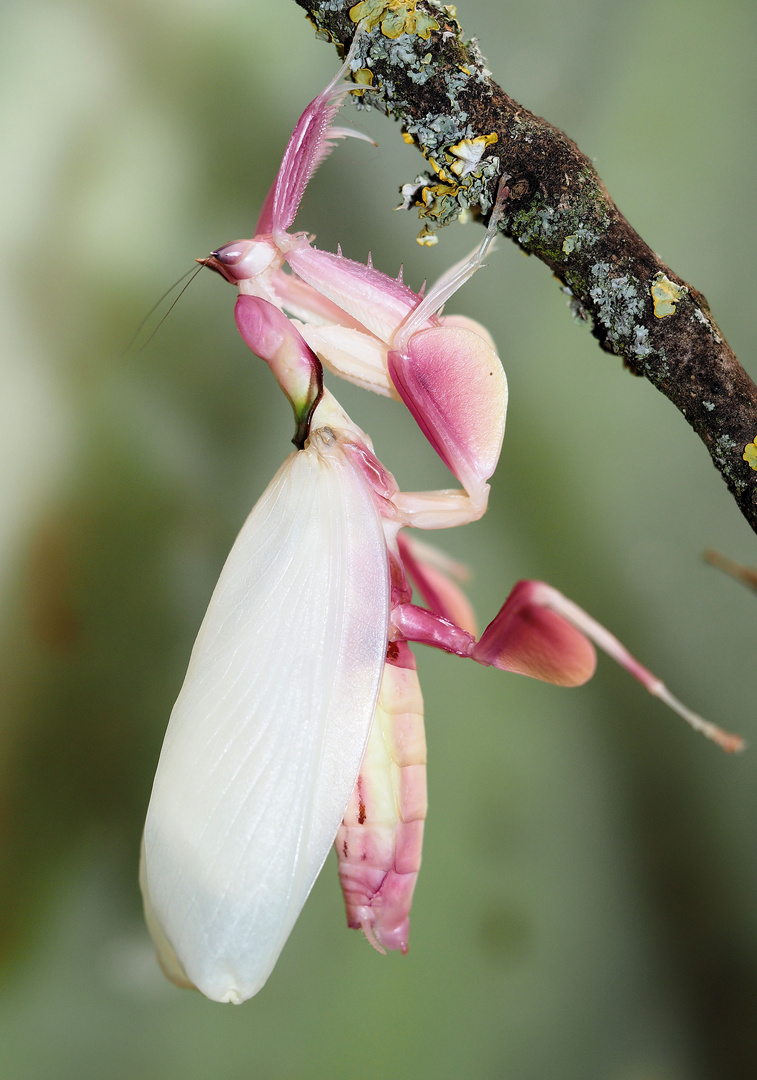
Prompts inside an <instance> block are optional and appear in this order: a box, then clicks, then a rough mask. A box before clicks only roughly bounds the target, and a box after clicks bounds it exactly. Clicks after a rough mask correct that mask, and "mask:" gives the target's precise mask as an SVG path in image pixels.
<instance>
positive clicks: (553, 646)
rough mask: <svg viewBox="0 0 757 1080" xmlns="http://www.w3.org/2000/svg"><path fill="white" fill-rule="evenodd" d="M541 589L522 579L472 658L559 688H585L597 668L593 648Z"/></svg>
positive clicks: (536, 583)
mask: <svg viewBox="0 0 757 1080" xmlns="http://www.w3.org/2000/svg"><path fill="white" fill-rule="evenodd" d="M542 587H543V586H542V582H540V581H519V582H518V584H517V585H516V586H515V588H514V589H513V591H512V592H511V593H510V595H509V596H508V598H507V600H506V601H505V603H504V604H503V605H502V607H501V608H500V611H499V613H498V614H497V615H496V616H495V618H494V619H493V620H492V621H491V622H490V623H489V625H488V626H487V628H486V630H484V632H483V634H482V635H481V640H480V641H479V642H477V644H476V645H475V646H474V648H473V651H472V653H471V657H472V659H473V660H476V661H477V662H478V663H479V664H485V665H491V666H493V667H497V668H500V669H501V670H502V671H512V672H515V673H516V674H519V675H530V676H531V677H532V678H534V679H541V680H543V681H544V682H550V683H554V684H555V685H556V686H581V685H582V684H583V683H585V682H587V681H588V680H589V679H590V678H591V677H592V675H593V674H594V670H595V668H596V666H597V655H596V653H595V651H594V647H593V646H592V644H591V642H590V641H588V640H587V638H586V637H584V635H583V634H582V633H581V632H580V630H577V629H576V628H575V626H573V625H572V624H571V623H569V622H568V621H567V620H566V619H564V618H562V617H561V616H560V615H558V614H557V613H556V612H554V611H552V610H550V609H549V608H548V607H545V606H543V604H542V602H541V596H540V591H541V589H542ZM547 588H548V586H547Z"/></svg>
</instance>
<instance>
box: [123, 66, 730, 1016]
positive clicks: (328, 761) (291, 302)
mask: <svg viewBox="0 0 757 1080" xmlns="http://www.w3.org/2000/svg"><path fill="white" fill-rule="evenodd" d="M348 62H349V61H348ZM335 92H336V91H335V83H332V84H330V85H329V87H327V90H326V91H324V94H322V95H320V96H319V98H317V99H316V101H315V102H313V103H312V105H311V106H309V107H308V109H307V110H306V111H305V113H304V114H303V118H302V119H301V120H300V122H299V124H298V125H297V128H296V129H295V132H294V134H293V136H292V139H291V140H290V143H289V146H288V148H287V152H286V154H285V156H284V161H283V163H282V169H281V171H280V173H279V177H278V178H277V181H276V183H275V185H274V187H273V189H272V193H271V195H270V196H269V198H268V200H267V201H266V204H265V206H264V209H263V213H262V215H261V220H262V226H261V225H259V231H258V235H257V236H256V238H255V239H254V240H252V241H246V242H244V243H243V244H241V245H237V246H236V247H235V249H234V250H235V251H236V252H238V254H239V257H238V258H232V254H231V250H230V249H231V247H233V245H232V246H227V248H225V249H220V250H219V251H218V252H215V253H214V254H213V255H212V256H211V257H210V260H208V262H209V264H210V265H214V266H215V268H216V269H219V270H220V271H221V272H222V273H223V274H224V276H225V277H227V278H228V279H229V280H234V281H236V282H237V283H238V284H239V286H240V292H241V295H240V297H239V299H238V301H237V306H236V320H237V325H238V327H239V329H240V332H241V334H242V337H243V338H244V340H245V341H246V342H247V343H248V344H249V345H250V346H251V347H252V348H253V349H254V351H255V352H256V353H257V354H258V355H259V356H260V357H261V358H262V359H263V360H264V361H266V363H267V364H268V365H269V367H270V368H271V370H272V371H273V373H274V375H275V376H276V378H277V380H278V382H279V385H280V386H281V388H282V390H283V391H284V392H285V394H286V395H287V397H288V398H289V400H290V402H291V404H292V407H293V411H294V415H295V438H294V440H293V441H294V443H295V446H296V447H297V449H296V451H295V452H294V453H293V454H291V455H290V456H289V457H288V458H287V459H286V461H285V462H284V464H283V465H282V467H281V469H280V470H279V471H278V473H277V474H276V476H275V477H274V479H273V480H272V482H271V484H270V485H269V486H268V488H267V489H266V491H265V492H264V494H263V495H262V496H261V498H260V500H259V502H258V503H257V505H256V506H255V508H254V509H253V511H252V513H251V514H250V517H249V518H248V520H247V522H246V523H245V525H244V526H243V528H242V531H241V532H240V535H239V537H238V539H237V541H236V543H235V544H234V547H233V549H232V551H231V553H230V555H229V558H228V560H227V562H226V564H225V566H224V568H223V571H222V573H221V577H220V580H219V582H218V585H217V587H216V589H215V591H214V593H213V596H212V598H211V601H210V605H209V607H208V611H207V614H206V616H205V619H204V621H203V623H202V626H201V628H200V631H199V634H198V637H197V641H196V643H195V646H194V649H193V652H192V656H191V659H190V663H189V668H188V671H187V675H186V678H185V681H184V684H183V686H182V689H181V692H180V694H179V697H178V700H177V702H176V705H175V706H174V710H173V712H172V714H171V719H170V722H169V725H168V730H167V733H166V738H165V741H164V745H163V750H162V752H161V757H160V761H159V764H158V769H157V773H156V777H155V783H154V787H153V792H152V797H151V800H150V806H149V809H148V813H147V820H146V824H145V834H144V844H143V856H142V865H141V871H140V878H141V884H142V889H143V893H144V899H145V910H146V916H147V921H148V925H149V927H150V930H151V932H152V935H153V938H154V940H155V943H156V946H157V948H158V953H159V957H160V959H161V963H162V965H163V967H164V970H165V971H166V973H167V974H168V975H169V977H171V978H172V979H173V980H174V981H176V982H178V983H179V984H182V985H190V986H195V987H197V988H198V989H200V990H201V991H202V993H204V994H205V995H207V996H208V997H210V998H212V999H214V1000H216V1001H222V1002H241V1001H243V1000H245V999H247V998H249V997H251V996H252V995H253V994H255V993H257V992H258V990H260V988H261V987H262V986H263V984H264V983H265V981H266V979H267V977H268V975H269V974H270V972H271V970H272V969H273V966H274V964H275V962H276V959H277V957H278V955H279V953H280V951H281V949H282V948H283V945H284V943H285V941H286V939H287V937H288V935H289V933H290V931H291V929H292V926H293V925H294V922H295V920H296V918H297V916H298V914H299V912H300V910H301V908H302V905H303V904H304V902H305V899H306V897H307V895H308V893H309V891H310V889H311V887H312V885H313V883H314V881H315V878H316V877H317V875H318V873H319V871H320V868H321V866H322V864H323V862H324V860H325V858H326V856H327V854H328V851H329V849H330V847H331V845H332V844H333V843H334V842H335V841H336V848H337V855H338V858H339V866H340V878H341V882H342V887H343V892H344V896H345V904H346V909H347V917H348V922H349V924H350V925H351V926H354V927H359V928H362V929H363V930H364V932H365V934H366V936H367V937H368V939H369V940H370V941H371V942H372V944H374V945H375V946H376V947H377V948H379V949H380V950H382V951H383V950H384V949H399V950H401V951H403V952H404V951H406V950H407V942H408V928H409V912H410V905H411V901H412V893H413V889H414V886H415V880H416V877H417V873H418V869H419V866H420V856H421V844H422V834H423V821H424V818H425V810H426V789H425V742H424V735H423V722H422V700H421V695H420V688H419V685H418V680H417V677H416V673H415V661H414V658H413V655H412V652H411V651H410V648H409V643H410V642H420V643H423V644H427V645H432V646H434V647H435V648H439V649H442V650H444V651H447V652H450V653H454V654H456V655H457V656H459V657H462V658H468V659H472V660H475V661H476V662H477V663H480V664H483V665H490V666H494V667H498V668H500V669H502V670H504V671H511V672H517V673H520V674H525V675H530V676H533V677H536V678H539V679H543V680H546V681H549V682H553V683H556V684H558V685H563V686H576V685H579V684H581V683H583V682H585V681H586V680H587V679H588V678H590V677H591V675H592V674H593V671H594V667H595V663H596V656H595V653H594V648H593V645H592V642H594V643H595V644H597V645H599V646H600V647H601V648H602V649H604V650H605V651H606V652H607V653H609V655H610V656H611V657H613V658H614V659H615V660H617V661H618V662H619V663H620V664H621V665H622V666H624V667H625V668H626V669H627V670H628V671H630V672H631V674H633V675H634V676H635V677H636V678H638V679H639V680H640V681H641V682H642V683H643V685H644V686H645V687H646V688H647V689H648V690H649V691H650V692H652V693H653V694H656V695H657V696H659V697H661V698H662V700H664V701H665V702H666V703H667V704H669V705H670V706H671V707H672V708H674V709H675V710H676V711H678V712H679V713H680V714H681V715H683V716H684V717H685V718H686V719H687V720H688V721H689V722H690V723H692V725H693V726H694V727H696V728H697V729H699V730H701V731H702V732H703V733H704V734H705V735H707V736H708V737H710V738H713V739H714V740H715V741H716V742H718V743H719V744H720V745H721V746H723V747H724V748H725V749H727V750H735V749H738V748H739V746H740V741H739V740H738V739H736V738H735V737H733V736H729V735H727V734H726V733H725V732H722V731H721V730H720V729H719V728H716V727H714V726H713V725H711V724H708V723H707V722H706V721H704V720H702V719H701V718H700V717H698V716H696V715H695V714H693V713H691V712H690V711H689V710H687V709H686V708H685V707H684V706H683V705H681V704H680V702H678V701H677V700H676V699H675V698H673V697H672V695H670V693H669V691H668V690H667V689H666V688H665V687H664V686H663V684H662V683H660V682H659V680H657V679H655V677H654V676H652V675H651V673H649V672H648V671H647V670H646V669H645V668H643V667H642V666H641V665H640V664H638V662H637V661H636V660H634V658H633V657H631V656H630V654H629V653H628V652H627V651H626V650H625V649H624V648H623V646H622V645H620V643H619V642H618V641H617V640H616V639H615V638H614V637H613V636H612V635H611V634H609V633H608V632H607V631H606V630H605V629H604V628H603V627H601V626H600V625H599V624H598V623H596V622H595V621H594V620H592V619H591V618H590V617H589V616H588V615H586V614H585V612H583V611H582V610H581V609H580V608H578V607H577V606H576V605H574V604H573V603H572V602H571V601H569V600H567V599H566V598H565V597H563V596H562V595H561V594H560V593H559V592H557V590H555V589H553V588H551V586H548V585H546V584H544V583H541V582H520V583H519V584H518V585H516V586H515V588H514V589H513V591H512V592H511V594H510V596H509V597H508V599H507V600H506V601H505V603H504V605H503V606H502V608H501V609H500V611H499V613H498V614H497V615H496V616H495V618H494V619H493V620H492V621H491V622H490V623H489V625H488V626H487V627H486V629H485V630H484V632H483V634H482V635H481V636H480V638H477V637H476V633H475V628H474V625H473V618H472V613H471V609H470V606H469V604H468V603H467V600H466V598H465V596H464V594H463V593H462V591H461V589H460V588H459V586H458V585H457V584H456V582H455V581H454V577H455V567H454V566H453V565H452V564H451V563H450V562H449V561H448V560H445V559H444V557H443V556H441V555H440V554H439V553H437V552H435V551H434V550H433V549H430V548H428V547H427V546H426V545H423V544H420V543H418V542H417V541H413V540H411V539H410V537H409V536H408V535H407V534H405V533H404V532H401V530H402V529H404V528H405V527H415V528H419V527H420V528H426V529H439V528H447V527H450V526H454V525H457V524H460V523H461V522H463V521H470V520H473V519H475V518H476V517H480V515H481V514H482V513H483V512H484V510H485V508H486V500H487V496H488V483H487V481H488V480H489V478H490V476H491V475H492V473H493V471H494V468H495V467H496V464H497V460H498V457H499V452H500V448H501V444H502V438H503V435H504V427H505V412H506V406H507V384H506V380H505V377H504V372H503V371H502V367H501V364H500V362H499V358H498V357H497V355H496V352H495V351H494V349H493V346H492V345H491V343H490V341H489V339H488V335H486V333H485V331H482V330H479V331H476V330H475V329H474V328H473V327H472V325H471V324H469V323H466V322H464V321H463V320H455V321H452V320H445V319H442V318H440V316H439V315H438V311H439V308H440V306H441V305H442V304H443V303H444V302H445V301H446V300H447V299H448V298H449V296H450V295H451V294H452V293H453V292H454V291H455V289H456V288H457V287H459V285H460V284H461V283H462V282H463V281H465V280H467V278H468V277H470V275H471V274H472V273H473V272H474V270H475V269H476V268H477V267H478V266H479V265H480V263H481V260H482V258H483V254H484V252H485V250H486V248H487V247H488V246H489V245H490V243H491V239H492V237H493V234H494V230H495V229H496V213H497V210H496V208H495V211H494V214H493V218H494V220H493V221H492V222H490V224H489V228H488V230H487V234H486V237H485V239H484V243H483V244H482V246H481V248H480V249H479V251H478V252H477V253H476V254H475V255H474V256H472V257H471V258H470V259H469V260H466V262H465V263H464V264H461V266H460V267H458V268H456V269H455V270H454V271H453V272H451V273H450V274H449V275H447V276H446V277H445V278H444V279H443V280H442V281H441V282H440V283H438V284H437V285H436V286H435V287H434V288H432V289H431V290H430V292H429V294H428V295H427V296H426V298H425V299H421V298H420V297H419V296H418V295H417V294H414V293H412V292H411V291H410V290H409V289H407V288H406V287H405V286H404V285H402V284H401V283H399V282H396V281H394V280H393V279H390V278H386V277H385V276H384V275H382V274H380V273H379V272H378V271H376V270H374V269H373V268H372V267H361V266H360V265H359V264H356V263H350V262H349V261H348V260H345V259H343V258H341V256H333V255H328V254H327V253H323V252H318V251H317V249H314V248H312V246H311V245H310V242H309V240H308V239H307V237H305V236H304V235H303V234H294V235H290V234H289V233H288V232H286V230H287V229H288V228H289V227H290V225H291V224H292V221H293V220H294V214H295V212H296V209H297V206H298V204H299V200H300V198H301V196H302V191H303V190H304V186H305V184H306V183H307V180H308V179H309V177H310V175H312V172H313V170H314V168H315V166H316V165H317V163H318V161H319V160H320V158H321V157H322V156H323V155H324V153H325V152H326V150H327V148H328V139H329V135H331V136H332V137H333V135H334V131H333V130H331V131H329V126H328V125H329V123H330V120H331V118H332V116H333V111H334V110H333V106H332V105H331V100H332V97H333V94H334V93H335ZM284 259H286V261H288V262H289V265H290V267H291V268H292V270H293V271H294V275H291V276H290V275H287V274H285V273H284V272H283V271H282V269H281V263H282V262H283V260H284ZM283 309H287V310H288V311H290V312H291V313H292V314H295V310H296V311H297V312H298V313H299V315H300V318H299V319H297V318H290V317H288V316H287V315H286V314H285V313H284V310H283ZM337 341H339V342H341V345H340V346H339V348H337V347H336V346H335V344H334V343H335V342H337ZM340 350H342V351H340ZM361 350H362V351H361ZM357 356H359V357H360V358H361V361H360V364H358V363H357V361H356V360H355V357H357ZM321 360H323V361H324V363H326V362H328V363H329V364H330V366H331V367H332V369H334V370H337V371H338V372H339V373H340V374H342V375H344V376H345V377H348V378H350V379H352V380H353V381H358V382H361V383H363V384H364V385H369V386H370V387H371V388H372V389H374V390H378V391H379V392H383V393H387V394H390V395H391V396H395V397H399V398H401V399H402V400H403V401H404V402H405V403H406V404H407V406H408V407H409V408H410V410H411V412H412V414H413V416H414V417H415V418H416V420H417V421H418V423H419V425H420V427H421V429H422V430H423V432H424V434H425V435H426V436H427V438H428V441H429V442H430V444H431V445H432V447H433V448H434V449H435V450H436V452H437V453H438V454H439V456H440V457H441V458H442V460H443V461H444V462H445V463H446V464H447V465H448V467H449V468H450V470H451V472H452V473H453V475H454V476H455V477H456V478H457V480H458V481H459V482H460V483H461V484H462V487H463V490H462V491H448V490H445V491H440V492H413V493H407V492H402V491H400V489H399V487H398V485H397V483H396V481H395V480H394V477H393V476H392V475H391V473H389V472H388V471H387V470H386V469H385V468H384V466H383V465H382V464H381V462H380V461H378V459H377V458H376V456H375V454H374V452H373V447H372V444H371V441H370V439H369V437H368V436H367V435H366V434H365V433H364V432H362V431H361V430H360V428H359V427H358V426H357V425H356V424H355V423H354V422H353V421H352V420H351V419H350V418H349V417H348V416H347V415H346V413H345V412H344V411H343V409H342V408H341V407H340V406H339V404H338V402H337V401H336V399H335V398H334V397H333V396H332V394H331V393H330V392H329V391H328V390H327V389H325V388H324V386H323V370H322V363H321ZM361 365H362V366H361ZM411 581H412V583H413V585H414V586H415V589H416V591H417V593H418V594H419V595H420V597H421V598H422V599H423V601H425V606H420V605H419V604H416V603H413V590H412V587H411Z"/></svg>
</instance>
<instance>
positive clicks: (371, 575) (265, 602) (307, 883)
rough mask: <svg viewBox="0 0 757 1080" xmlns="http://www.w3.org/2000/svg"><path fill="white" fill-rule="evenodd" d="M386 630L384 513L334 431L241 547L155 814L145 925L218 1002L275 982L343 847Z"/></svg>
mask: <svg viewBox="0 0 757 1080" xmlns="http://www.w3.org/2000/svg"><path fill="white" fill-rule="evenodd" d="M388 624H389V581H388V567H387V552H386V544H385V540H384V533H383V529H382V525H381V519H380V517H379V515H378V511H377V509H376V507H375V504H374V501H373V497H372V495H371V492H370V489H369V487H368V483H367V481H366V480H365V479H364V478H363V476H362V474H361V473H360V472H359V471H358V469H357V468H356V466H355V465H354V464H353V462H352V459H351V458H349V457H348V456H347V455H346V454H345V452H344V450H343V448H342V446H341V444H340V443H339V441H338V439H337V438H335V437H334V436H333V433H332V432H331V430H330V429H328V428H327V429H324V430H323V431H319V432H316V433H315V437H313V438H312V439H311V442H310V444H309V445H308V448H307V449H305V450H303V451H300V452H299V453H295V454H292V455H291V456H290V457H289V458H287V460H286V461H285V462H284V464H283V466H282V467H281V469H280V470H279V472H278V473H277V474H276V476H275V477H274V479H273V481H272V482H271V484H270V485H269V487H268V488H267V490H266V491H265V493H264V494H263V496H262V497H261V499H260V501H259V502H258V504H257V505H256V506H255V508H254V510H253V511H252V513H251V514H250V517H249V518H248V519H247V522H246V523H245V525H244V527H243V528H242V531H241V533H240V534H239V537H238V538H237V541H236V543H235V544H234V547H233V549H232V551H231V554H230V555H229V558H228V560H227V562H226V565H225V566H224V568H223V571H222V573H221V577H220V580H219V582H218V585H217V586H216V589H215V592H214V593H213V596H212V599H211V601H210V606H209V608H208V611H207V614H206V616H205V619H204V621H203V623H202V626H201V627H200V632H199V634H198V637H197V641H196V643H195V646H194V649H193V651H192V656H191V659H190V662H189V668H188V671H187V675H186V678H185V681H184V685H183V686H182V689H181V693H180V694H179V698H178V700H177V702H176V705H175V706H174V710H173V712H172V714H171V719H170V721H169V725H168V730H167V732H166V737H165V742H164V744H163V750H162V752H161V756H160V762H159V764H158V770H157V774H156V777H155V783H154V786H153V792H152V798H151V800H150V806H149V809H148V813H147V822H146V825H145V848H144V866H143V873H142V877H143V889H144V890H145V901H146V908H147V909H148V921H152V923H153V929H154V931H156V930H157V928H156V927H155V925H154V924H155V923H156V922H157V924H158V927H159V929H160V931H162V934H163V935H164V936H165V939H167V942H168V943H170V946H172V949H173V951H174V952H175V954H176V956H175V958H173V957H172V955H171V949H170V948H169V949H167V948H165V944H166V943H165V942H163V946H164V948H163V950H162V952H163V957H162V959H163V960H164V965H165V966H166V967H167V968H168V969H171V970H170V971H169V973H171V974H173V975H174V976H177V975H180V974H181V971H180V970H179V971H177V970H176V958H177V959H178V965H179V967H180V969H183V971H184V972H185V973H186V976H187V978H188V979H189V980H190V981H191V982H192V983H194V984H195V985H196V986H197V987H198V989H200V990H201V991H202V992H203V993H204V994H206V995H207V996H208V997H210V998H213V999H215V1000H216V1001H235V1002H239V1001H243V1000H245V999H246V998H248V997H251V996H252V995H253V994H255V993H256V992H257V991H258V990H259V989H260V987H261V986H262V985H263V983H264V982H265V980H266V978H267V977H268V975H269V973H270V971H271V969H272V968H273V965H274V963H275V962H276V959H277V957H278V955H279V953H280V951H281V949H282V947H283V945H284V942H285V941H286V939H287V936H288V934H289V932H290V930H291V929H292V926H293V924H294V922H295V920H296V918H297V916H298V914H299V912H300V910H301V908H302V905H303V904H304V902H305V899H306V897H307V895H308V893H309V891H310V889H311V887H312V885H313V882H314V881H315V879H316V877H317V875H318V872H319V870H320V868H321V866H322V864H323V861H324V859H325V858H326V855H327V854H328V851H329V849H330V847H331V844H332V843H333V841H334V837H335V835H336V832H337V829H338V827H339V825H340V823H341V820H342V816H343V814H344V810H345V808H346V806H347V802H348V800H349V797H350V794H351V792H352V789H353V787H354V785H355V782H356V780H357V775H358V771H359V768H360V763H361V760H362V757H363V752H364V750H365V744H366V741H367V738H368V733H369V730H370V726H371V720H372V718H373V713H374V711H375V706H376V700H377V696H378V689H379V683H380V680H381V673H382V669H383V665H384V660H385V655H386V641H387V633H388ZM148 885H149V892H148ZM150 909H152V910H150ZM154 936H155V937H156V938H160V933H157V932H154ZM158 944H159V946H160V942H158Z"/></svg>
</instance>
